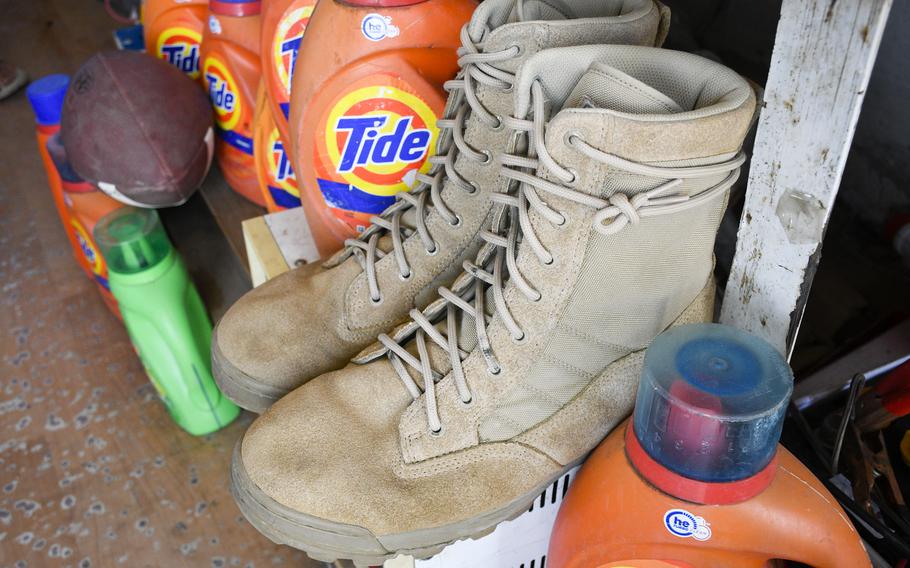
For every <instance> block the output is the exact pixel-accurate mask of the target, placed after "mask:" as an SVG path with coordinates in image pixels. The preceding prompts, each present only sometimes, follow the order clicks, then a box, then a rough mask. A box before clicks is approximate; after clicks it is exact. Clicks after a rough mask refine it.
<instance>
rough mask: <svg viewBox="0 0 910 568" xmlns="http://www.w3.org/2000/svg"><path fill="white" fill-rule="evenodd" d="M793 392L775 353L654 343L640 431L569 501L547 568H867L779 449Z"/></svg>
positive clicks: (591, 468)
mask: <svg viewBox="0 0 910 568" xmlns="http://www.w3.org/2000/svg"><path fill="white" fill-rule="evenodd" d="M792 380H793V375H792V372H791V371H790V370H789V367H788V366H787V364H786V361H784V359H783V357H782V356H781V355H780V354H779V353H778V352H777V351H776V350H775V349H774V348H773V347H772V346H771V345H770V344H768V343H767V342H765V341H762V340H759V339H758V338H756V337H754V336H750V335H749V334H747V333H745V332H742V331H738V330H734V329H733V328H729V327H727V326H721V325H716V324H696V325H687V326H680V327H677V328H673V329H672V330H671V331H668V332H665V333H663V334H661V335H660V336H658V338H657V339H656V340H655V341H654V343H653V344H652V345H651V347H650V348H648V351H647V353H646V354H645V363H644V369H643V371H642V376H641V384H640V387H639V391H638V398H637V400H636V403H635V411H634V414H633V418H632V419H631V420H629V421H627V422H626V423H625V424H623V425H621V426H620V427H619V428H618V429H617V430H616V431H614V432H613V433H612V434H611V435H610V436H609V437H608V438H607V439H606V440H605V441H604V442H603V443H602V444H601V445H600V446H599V447H598V448H597V449H596V450H595V451H594V453H593V454H592V455H591V456H590V457H589V458H588V460H587V462H585V464H584V465H583V466H582V468H581V471H579V473H578V476H577V477H576V478H575V481H574V483H573V484H572V486H571V487H570V488H569V492H568V494H567V495H566V498H565V500H564V501H563V504H562V507H561V508H560V510H559V514H558V515H557V518H556V524H555V526H554V528H553V534H552V536H551V539H550V548H549V552H548V554H547V567H548V568H605V567H607V566H647V564H644V562H645V561H650V562H654V561H659V562H663V563H665V564H666V565H669V566H676V567H690V568H695V567H697V568H766V567H770V566H782V565H786V563H790V562H792V563H796V564H797V565H799V566H810V567H814V568H838V567H841V566H850V567H851V568H862V567H864V566H869V565H870V562H869V558H868V557H867V556H866V552H865V550H864V548H863V545H862V541H861V539H860V537H859V534H858V533H857V532H856V530H855V529H854V527H853V525H852V524H851V523H850V521H849V520H848V518H847V516H846V514H845V513H844V512H843V510H842V509H841V508H840V507H839V506H838V505H837V501H836V500H835V498H834V497H833V496H832V495H831V494H830V493H829V492H828V491H827V490H826V489H825V487H824V485H822V483H821V482H820V481H818V479H816V478H815V476H813V475H812V473H811V472H810V471H809V470H808V469H807V468H806V467H805V466H804V465H803V464H802V463H800V462H799V460H797V459H796V458H795V457H794V456H793V455H792V454H790V452H788V451H787V450H786V449H784V448H783V447H782V446H780V445H779V444H778V443H777V442H778V440H779V438H780V432H781V427H782V424H783V417H784V414H785V412H786V406H787V401H788V400H789V398H790V395H791V393H792Z"/></svg>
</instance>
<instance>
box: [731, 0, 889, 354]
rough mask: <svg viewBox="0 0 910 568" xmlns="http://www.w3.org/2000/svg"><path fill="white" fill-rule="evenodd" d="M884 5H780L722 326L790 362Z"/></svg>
mask: <svg viewBox="0 0 910 568" xmlns="http://www.w3.org/2000/svg"><path fill="white" fill-rule="evenodd" d="M891 4H892V2H891V0H784V2H783V6H782V8H781V19H780V23H779V24H778V29H777V39H776V43H775V46H774V53H773V56H772V60H771V71H770V74H769V76H768V82H767V85H766V89H765V96H764V108H763V110H762V114H761V118H760V120H759V126H758V132H757V135H756V141H755V151H754V154H753V157H752V168H751V171H750V173H749V186H748V193H747V196H746V204H745V207H744V209H743V216H742V222H741V225H740V229H739V235H738V239H737V249H736V256H735V258H734V261H733V268H732V270H731V273H730V279H729V281H728V282H727V287H726V293H725V296H724V303H723V307H722V310H721V321H722V322H723V323H727V324H730V325H735V326H737V327H740V328H742V329H745V330H748V331H750V332H752V333H755V334H757V335H759V336H761V337H764V338H765V339H767V340H768V341H770V342H771V343H772V344H773V345H775V346H776V347H777V348H778V349H780V350H781V351H782V352H784V353H786V354H787V355H788V356H789V354H790V353H791V350H792V347H793V343H794V340H795V338H796V334H797V332H798V329H799V324H800V321H801V319H802V314H803V311H804V309H805V305H806V300H807V298H808V295H809V289H810V287H811V285H812V278H813V276H814V275H815V269H816V267H817V266H818V262H819V259H820V258H821V246H822V239H823V238H824V234H825V228H826V227H827V224H828V219H829V217H830V214H831V208H832V206H833V205H834V199H835V197H836V196H837V190H838V187H839V186H840V180H841V175H842V173H843V170H844V165H845V163H846V160H847V154H848V153H849V150H850V145H851V143H852V140H853V132H854V130H855V128H856V122H857V119H858V118H859V111H860V108H861V106H862V102H863V95H864V94H865V91H866V86H867V85H868V83H869V76H870V74H871V73H872V67H873V65H874V63H875V56H876V53H877V52H878V47H879V43H880V40H881V36H882V32H883V31H884V28H885V22H886V20H887V16H888V12H889V10H890V8H891Z"/></svg>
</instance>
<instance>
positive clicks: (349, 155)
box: [325, 85, 439, 196]
mask: <svg viewBox="0 0 910 568" xmlns="http://www.w3.org/2000/svg"><path fill="white" fill-rule="evenodd" d="M438 134H439V132H438V130H437V129H436V115H435V113H434V112H433V110H432V109H431V108H430V107H429V106H428V105H427V104H426V103H425V102H424V101H423V100H421V99H420V98H418V97H416V96H414V95H412V94H411V93H408V92H405V91H403V90H401V89H398V88H395V87H391V86H388V85H376V86H370V87H364V88H360V89H356V90H355V91H353V92H351V93H349V94H347V95H345V96H344V97H342V98H341V100H339V101H338V103H337V104H335V106H334V108H333V109H332V110H331V111H330V112H329V114H328V117H327V120H326V123H325V137H326V140H325V143H326V149H327V150H328V154H329V159H330V161H331V164H332V166H333V168H334V170H335V172H336V173H337V174H338V175H339V176H340V177H341V178H342V179H343V180H344V181H345V182H347V183H348V184H350V185H353V186H354V187H356V188H357V189H360V190H362V191H364V192H366V193H368V194H372V195H377V196H391V195H394V194H396V193H398V192H399V191H405V190H407V189H410V188H411V187H412V186H413V185H414V183H415V181H416V179H415V178H416V176H417V173H418V172H419V171H426V170H427V169H429V167H430V164H429V162H428V160H427V158H428V157H429V156H430V153H431V149H432V148H434V147H435V142H436V137H437V136H438Z"/></svg>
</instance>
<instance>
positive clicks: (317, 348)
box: [212, 0, 669, 412]
mask: <svg viewBox="0 0 910 568" xmlns="http://www.w3.org/2000/svg"><path fill="white" fill-rule="evenodd" d="M668 24H669V18H668V12H667V11H666V9H664V8H663V7H661V6H660V5H659V4H657V3H655V2H654V0H486V1H485V2H483V3H482V4H480V6H479V7H478V8H477V10H476V11H475V14H474V16H473V18H472V20H471V21H470V22H469V23H468V24H467V25H466V26H465V28H464V30H463V32H462V41H463V43H464V46H463V48H462V49H461V51H460V56H461V58H460V64H461V66H462V69H461V71H460V73H459V76H458V79H457V80H455V81H451V82H450V83H449V84H447V88H448V90H449V91H450V93H451V94H450V97H449V102H448V105H447V109H446V117H447V118H446V119H445V120H442V121H440V122H439V126H440V129H441V133H442V134H441V140H440V144H439V147H438V155H437V156H436V157H435V158H433V159H432V163H433V164H434V169H433V170H432V171H431V172H430V173H429V175H422V176H418V179H419V180H420V182H421V184H420V185H419V186H418V187H417V188H415V189H414V190H413V191H412V192H410V193H408V194H403V195H401V196H400V198H399V201H398V202H397V203H396V204H395V205H394V206H392V207H391V208H389V209H388V210H387V211H385V212H384V213H383V214H382V216H381V217H379V218H374V220H373V225H372V226H371V227H370V228H368V229H367V230H366V232H364V233H363V235H362V236H361V237H360V238H358V239H355V240H350V241H348V244H347V246H346V247H345V248H344V249H343V250H342V251H340V252H339V253H338V254H336V255H335V256H334V257H333V258H331V259H330V260H329V261H328V262H326V263H325V264H324V265H323V266H322V267H319V266H308V267H303V268H300V269H297V270H293V271H291V272H290V273H287V274H284V275H282V276H280V277H278V278H276V279H274V280H273V281H271V282H268V283H267V284H265V285H263V286H261V287H259V288H257V289H255V290H253V291H252V292H250V293H248V294H247V295H246V296H244V297H243V298H241V299H240V301H238V302H237V303H236V304H235V305H234V306H233V307H232V308H231V309H230V311H228V313H227V314H226V315H225V316H224V318H223V319H222V320H221V322H220V323H219V324H218V327H217V329H216V332H215V341H214V342H213V345H212V364H213V368H214V373H215V379H216V380H217V381H218V385H219V386H220V387H221V389H222V390H223V391H224V393H225V394H226V395H227V396H228V397H229V398H230V399H232V400H233V401H234V402H236V403H237V404H239V405H240V406H242V407H244V408H247V409H249V410H253V411H256V412H262V411H264V410H265V409H266V408H268V407H269V406H270V405H271V404H272V403H273V402H274V401H275V400H277V399H278V398H280V397H281V396H283V395H284V394H285V393H287V392H288V391H290V390H292V389H294V388H296V387H298V386H300V385H301V384H303V383H304V382H306V381H307V380H309V379H310V378H312V377H315V376H317V375H320V374H322V373H325V372H328V371H332V370H335V369H338V368H340V367H342V366H344V365H345V364H347V363H348V361H350V359H351V357H352V356H353V355H355V354H356V353H357V352H358V351H360V350H361V349H363V348H364V347H366V346H367V345H369V344H370V343H371V342H373V341H375V340H376V336H377V335H378V334H379V333H382V332H385V331H388V330H390V329H391V328H392V327H394V326H395V325H397V324H399V323H401V322H402V321H403V320H405V319H406V318H407V315H408V312H409V310H411V309H414V308H423V307H425V306H426V305H427V303H428V302H429V301H431V300H432V299H433V298H434V297H435V295H436V289H437V288H439V286H441V285H448V284H451V282H452V281H453V280H454V279H455V277H456V276H458V274H459V273H460V272H461V264H462V262H463V261H464V260H465V259H469V258H473V257H474V256H475V255H476V253H477V250H478V248H479V247H480V245H481V244H482V242H481V240H480V238H479V236H478V235H479V233H480V231H481V229H482V228H483V227H485V226H488V225H489V221H488V219H489V215H490V211H491V209H492V207H491V201H490V196H491V195H493V194H494V193H497V192H502V191H504V190H505V187H506V184H507V183H508V180H505V179H504V178H499V177H498V169H499V168H498V166H497V165H496V164H495V163H493V161H492V159H491V156H492V154H493V153H494V152H499V151H503V150H507V149H511V146H510V141H509V140H510V131H509V130H508V129H506V128H504V125H503V124H502V122H501V117H503V116H510V115H512V114H513V109H512V96H511V95H510V94H509V93H510V91H511V88H512V83H513V81H514V77H515V71H516V69H518V67H519V66H520V65H521V63H522V62H523V61H524V60H526V59H527V58H528V57H529V56H531V55H533V54H534V53H537V52H538V51H540V50H541V49H544V48H546V47H554V46H569V45H588V44H600V43H618V44H633V45H659V44H660V43H661V42H662V41H663V37H664V35H665V33H666V27H667V25H668Z"/></svg>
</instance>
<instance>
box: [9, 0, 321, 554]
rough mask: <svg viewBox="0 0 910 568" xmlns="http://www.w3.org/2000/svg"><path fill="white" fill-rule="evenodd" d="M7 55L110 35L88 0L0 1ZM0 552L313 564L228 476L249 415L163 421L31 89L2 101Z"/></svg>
mask: <svg viewBox="0 0 910 568" xmlns="http://www.w3.org/2000/svg"><path fill="white" fill-rule="evenodd" d="M0 14H3V17H2V18H0V38H2V40H0V58H3V59H7V60H9V61H12V62H16V63H17V64H18V65H20V66H22V67H24V68H25V69H26V70H27V71H28V73H29V74H30V76H32V77H40V76H42V75H45V74H48V73H59V72H66V73H73V72H75V71H76V69H78V67H79V65H80V64H81V62H82V61H84V60H85V59H86V58H87V57H88V56H90V55H91V54H92V53H94V52H95V51H97V50H99V49H104V48H112V47H113V41H112V39H111V35H110V31H111V30H112V29H113V28H114V27H116V25H117V24H116V23H115V22H114V21H113V20H111V19H110V18H108V16H107V15H106V14H105V12H104V10H103V7H102V4H101V3H99V2H97V1H95V0H28V1H25V0H19V1H13V0H0ZM0 290H2V295H0V566H17V567H18V566H35V567H37V566H41V567H43V566H78V567H85V566H105V567H107V566H167V567H177V566H187V567H190V566H192V567H197V566H214V567H219V566H225V567H228V566H294V567H301V566H317V565H318V566H321V564H317V563H313V562H311V561H309V560H308V559H307V558H306V557H305V556H304V555H303V554H302V553H300V552H297V551H294V550H292V549H290V548H286V547H281V546H276V545H274V544H272V543H271V542H270V541H268V540H267V539H265V538H264V537H262V536H261V535H260V534H259V533H258V532H256V531H255V530H254V529H253V528H252V527H251V526H250V525H249V524H248V523H246V521H245V520H244V519H243V517H242V516H241V515H240V512H239V511H238V509H237V507H236V506H235V504H234V502H233V500H232V498H231V496H230V494H229V491H228V463H229V459H230V453H231V449H232V448H233V446H234V443H235V442H236V440H237V438H238V437H239V436H240V435H241V433H242V432H243V430H244V428H245V427H246V426H247V425H248V424H249V422H250V420H251V416H249V415H244V416H242V417H241V418H240V419H239V420H238V421H237V422H236V423H235V424H233V425H232V426H230V427H228V428H227V429H225V430H223V431H221V432H218V433H216V434H213V435H210V436H206V437H204V438H193V437H191V436H190V435H188V434H186V433H185V432H183V431H181V430H180V429H179V428H177V427H176V425H175V424H174V423H173V422H172V421H171V420H170V418H169V417H168V414H167V412H166V411H165V409H164V406H163V405H162V404H161V403H160V402H159V401H158V399H157V397H156V394H155V391H154V389H153V388H152V386H151V385H150V384H149V382H148V380H147V378H146V376H145V374H144V372H143V370H142V367H141V366H140V363H139V361H138V359H137V357H136V356H135V354H134V352H133V350H132V347H131V345H130V342H129V340H128V338H127V335H126V332H125V330H124V328H123V326H122V324H121V323H120V322H119V321H118V320H117V319H115V318H114V316H112V315H111V313H110V312H108V311H107V310H106V309H105V307H104V305H103V304H102V302H101V299H100V297H99V295H98V293H97V291H96V290H95V288H94V285H93V284H92V283H91V282H90V281H89V280H88V279H87V278H86V277H85V276H84V275H83V274H82V273H81V272H80V270H79V268H78V267H77V265H76V263H75V261H74V260H73V258H72V256H71V253H70V249H69V245H68V242H67V240H66V237H65V235H64V232H63V229H62V227H61V225H60V222H59V219H58V217H57V213H56V211H55V209H54V206H53V202H52V200H51V196H50V192H49V190H48V188H47V180H46V177H45V173H44V170H43V167H42V165H41V161H40V158H39V155H38V151H37V148H36V143H35V138H34V127H33V119H32V115H31V111H30V109H29V106H28V103H27V101H26V99H25V95H24V92H21V91H20V92H19V93H17V94H16V95H14V96H13V97H11V98H9V99H7V100H4V101H2V102H0Z"/></svg>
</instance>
